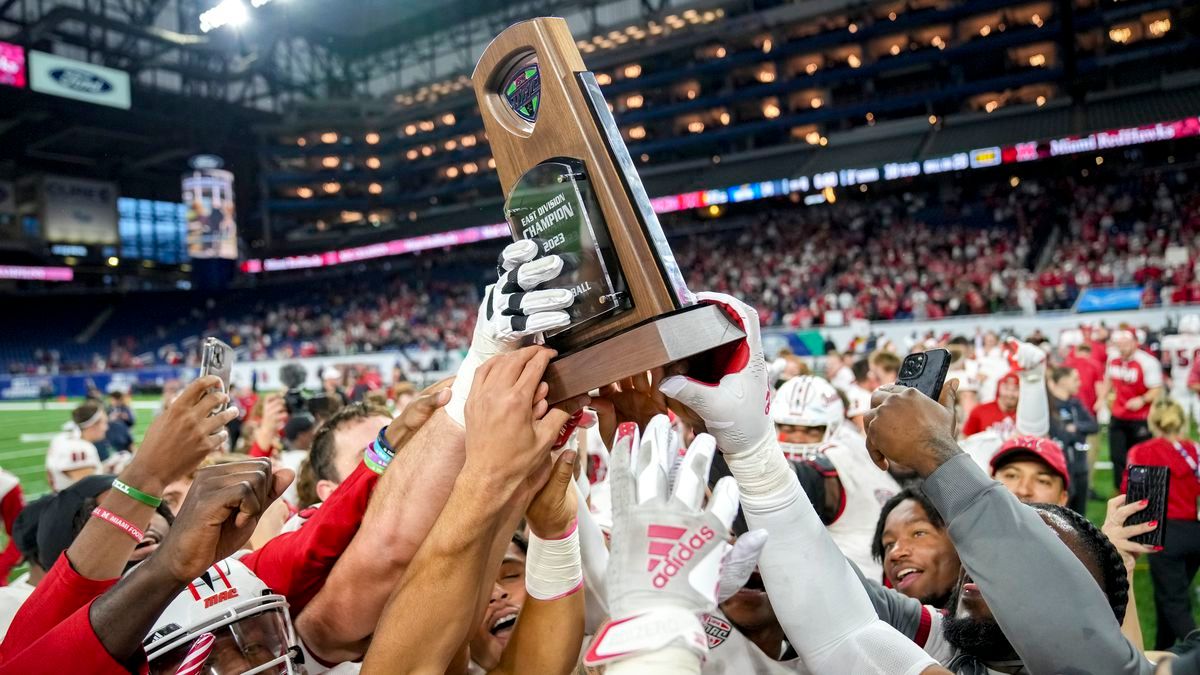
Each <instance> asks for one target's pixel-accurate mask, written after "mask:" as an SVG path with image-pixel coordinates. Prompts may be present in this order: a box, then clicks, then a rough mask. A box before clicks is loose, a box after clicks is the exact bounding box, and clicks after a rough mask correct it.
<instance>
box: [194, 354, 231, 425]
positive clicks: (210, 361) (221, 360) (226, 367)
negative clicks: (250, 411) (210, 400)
mask: <svg viewBox="0 0 1200 675" xmlns="http://www.w3.org/2000/svg"><path fill="white" fill-rule="evenodd" d="M232 373H233V347H230V346H229V345H227V344H225V343H224V342H221V341H220V340H218V339H217V338H214V337H210V338H204V345H203V347H202V348H201V352H200V377H204V376H206V375H216V376H217V377H219V378H221V387H220V388H219V389H216V390H217V391H223V392H228V391H229V377H230V375H231V374H232ZM227 407H229V402H228V401H226V402H225V403H224V404H223V405H220V406H217V408H216V409H214V410H213V414H214V415H215V414H217V413H219V412H221V411H222V410H224V409H225V408H227Z"/></svg>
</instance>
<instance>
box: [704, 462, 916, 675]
mask: <svg viewBox="0 0 1200 675" xmlns="http://www.w3.org/2000/svg"><path fill="white" fill-rule="evenodd" d="M766 451H767V452H769V453H771V455H773V456H768V455H767V454H766V453H762V454H760V456H759V457H757V458H756V461H754V462H744V461H740V460H741V459H744V458H728V459H727V461H728V464H729V469H730V472H731V473H733V475H734V477H735V478H736V479H737V480H738V485H739V487H740V488H742V504H743V507H744V509H745V513H746V522H747V523H748V524H749V526H750V527H751V528H755V529H757V528H763V529H766V530H767V532H768V533H769V538H768V539H767V545H766V547H765V548H764V549H763V552H762V556H761V557H760V558H759V561H758V565H759V570H760V572H761V574H762V577H763V581H764V583H765V585H766V588H767V594H768V596H770V598H771V605H772V606H773V607H774V608H775V615H776V617H777V618H778V619H779V623H780V624H781V625H782V626H783V629H784V633H785V634H786V635H787V637H788V640H789V641H790V642H791V643H792V645H793V646H794V647H795V648H796V650H797V651H798V652H799V653H800V656H801V658H802V659H803V660H804V662H805V664H807V665H808V667H809V670H811V671H812V672H814V673H852V674H854V675H860V674H871V675H875V674H879V675H885V674H890V673H906V674H907V673H914V674H915V673H920V672H921V671H922V670H924V669H925V668H927V667H928V666H930V665H933V664H934V663H936V662H935V661H934V660H933V659H932V658H931V657H930V656H929V655H928V654H926V653H925V652H924V651H923V650H922V649H921V648H920V647H918V646H917V645H916V644H915V643H913V642H912V641H911V640H909V639H907V638H905V637H904V636H903V635H901V634H900V633H898V632H897V631H896V630H895V629H893V628H892V627H891V626H888V625H887V624H885V623H883V622H882V621H880V620H879V618H878V616H877V615H876V613H875V608H874V606H873V605H872V604H871V600H870V598H868V597H867V593H866V591H865V590H863V587H862V584H861V582H860V581H859V579H858V575H856V574H855V573H854V570H853V569H852V568H851V567H850V563H849V562H848V561H847V560H846V557H845V555H843V554H842V552H841V550H839V549H838V547H837V545H836V544H835V543H834V542H833V539H831V538H830V536H829V533H828V532H827V531H826V530H825V526H824V524H822V523H821V519H820V517H818V516H817V513H816V511H815V510H813V507H812V504H810V503H809V501H808V499H807V498H805V497H804V493H803V491H802V490H801V488H800V481H799V480H798V479H797V478H796V474H795V473H794V472H793V471H792V470H791V467H790V466H789V465H788V464H787V460H786V459H785V458H784V457H783V452H782V451H781V450H780V449H779V448H778V446H775V447H770V448H767V449H766ZM776 457H777V458H778V459H776ZM743 478H745V481H746V482H745V485H743Z"/></svg>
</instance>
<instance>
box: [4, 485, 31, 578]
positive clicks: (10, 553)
mask: <svg viewBox="0 0 1200 675" xmlns="http://www.w3.org/2000/svg"><path fill="white" fill-rule="evenodd" d="M0 492H2V493H3V495H4V496H3V497H0V518H3V520H4V531H5V532H6V533H8V546H6V547H5V549H4V552H3V553H0V586H4V585H6V584H7V583H8V573H9V572H10V571H11V570H12V568H13V567H16V565H17V563H18V562H20V561H21V552H20V551H19V550H17V540H16V539H13V523H15V522H17V514H19V513H20V512H21V509H23V508H25V498H24V497H23V496H22V494H21V483H20V482H19V481H18V480H17V477H16V476H14V475H12V474H11V473H9V472H7V471H2V470H0Z"/></svg>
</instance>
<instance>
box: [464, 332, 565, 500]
mask: <svg viewBox="0 0 1200 675" xmlns="http://www.w3.org/2000/svg"><path fill="white" fill-rule="evenodd" d="M554 354H555V352H554V350H552V349H547V348H545V347H525V348H523V349H520V350H517V351H516V352H513V353H511V354H504V355H502V356H497V357H495V358H493V359H491V360H489V361H488V362H487V363H485V364H483V365H482V366H481V367H480V368H479V369H478V370H476V371H475V374H474V378H475V382H474V384H473V385H472V387H471V396H470V398H469V399H468V400H467V407H466V422H467V440H466V445H467V458H466V463H465V465H464V467H463V471H464V472H469V473H471V474H472V475H474V476H477V477H478V478H479V480H480V482H481V485H489V484H490V485H497V484H498V485H504V486H508V487H509V488H515V487H517V486H518V485H520V484H521V483H523V482H524V481H525V480H526V479H530V481H531V483H533V484H534V485H533V487H534V490H535V491H536V490H537V489H540V487H541V483H542V482H544V481H545V479H546V478H547V477H548V475H549V464H548V460H549V450H550V447H551V445H553V444H554V441H555V440H556V439H557V438H558V436H559V433H560V431H561V430H562V427H563V425H564V424H566V422H567V420H568V419H570V417H571V415H572V414H574V412H575V411H576V410H578V409H579V408H581V407H583V406H584V405H587V403H588V398H587V397H586V396H584V397H580V398H577V399H574V400H573V401H571V402H569V404H568V405H567V406H560V407H554V408H551V407H550V406H549V404H548V403H547V402H546V400H545V393H544V392H545V389H544V387H542V375H543V374H544V373H545V372H546V365H547V364H549V363H550V359H551V358H552V357H553V356H554ZM539 394H540V396H539Z"/></svg>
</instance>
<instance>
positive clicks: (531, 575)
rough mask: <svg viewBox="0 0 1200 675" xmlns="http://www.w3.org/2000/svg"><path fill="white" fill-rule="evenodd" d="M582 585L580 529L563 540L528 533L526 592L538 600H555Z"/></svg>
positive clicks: (573, 529)
mask: <svg viewBox="0 0 1200 675" xmlns="http://www.w3.org/2000/svg"><path fill="white" fill-rule="evenodd" d="M580 588H583V561H582V559H581V558H580V556H579V528H578V526H577V525H576V524H575V523H572V524H571V531H570V533H568V534H567V536H565V537H563V538H562V539H549V540H547V539H542V538H541V537H539V536H537V535H536V534H533V533H532V532H531V533H530V534H529V553H527V554H526V555H525V592H526V593H528V594H529V595H530V596H532V597H534V598H537V599H538V600H547V601H549V600H558V599H559V598H564V597H566V596H568V595H571V594H572V593H575V592H577V591H578V590H579V589H580Z"/></svg>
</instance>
